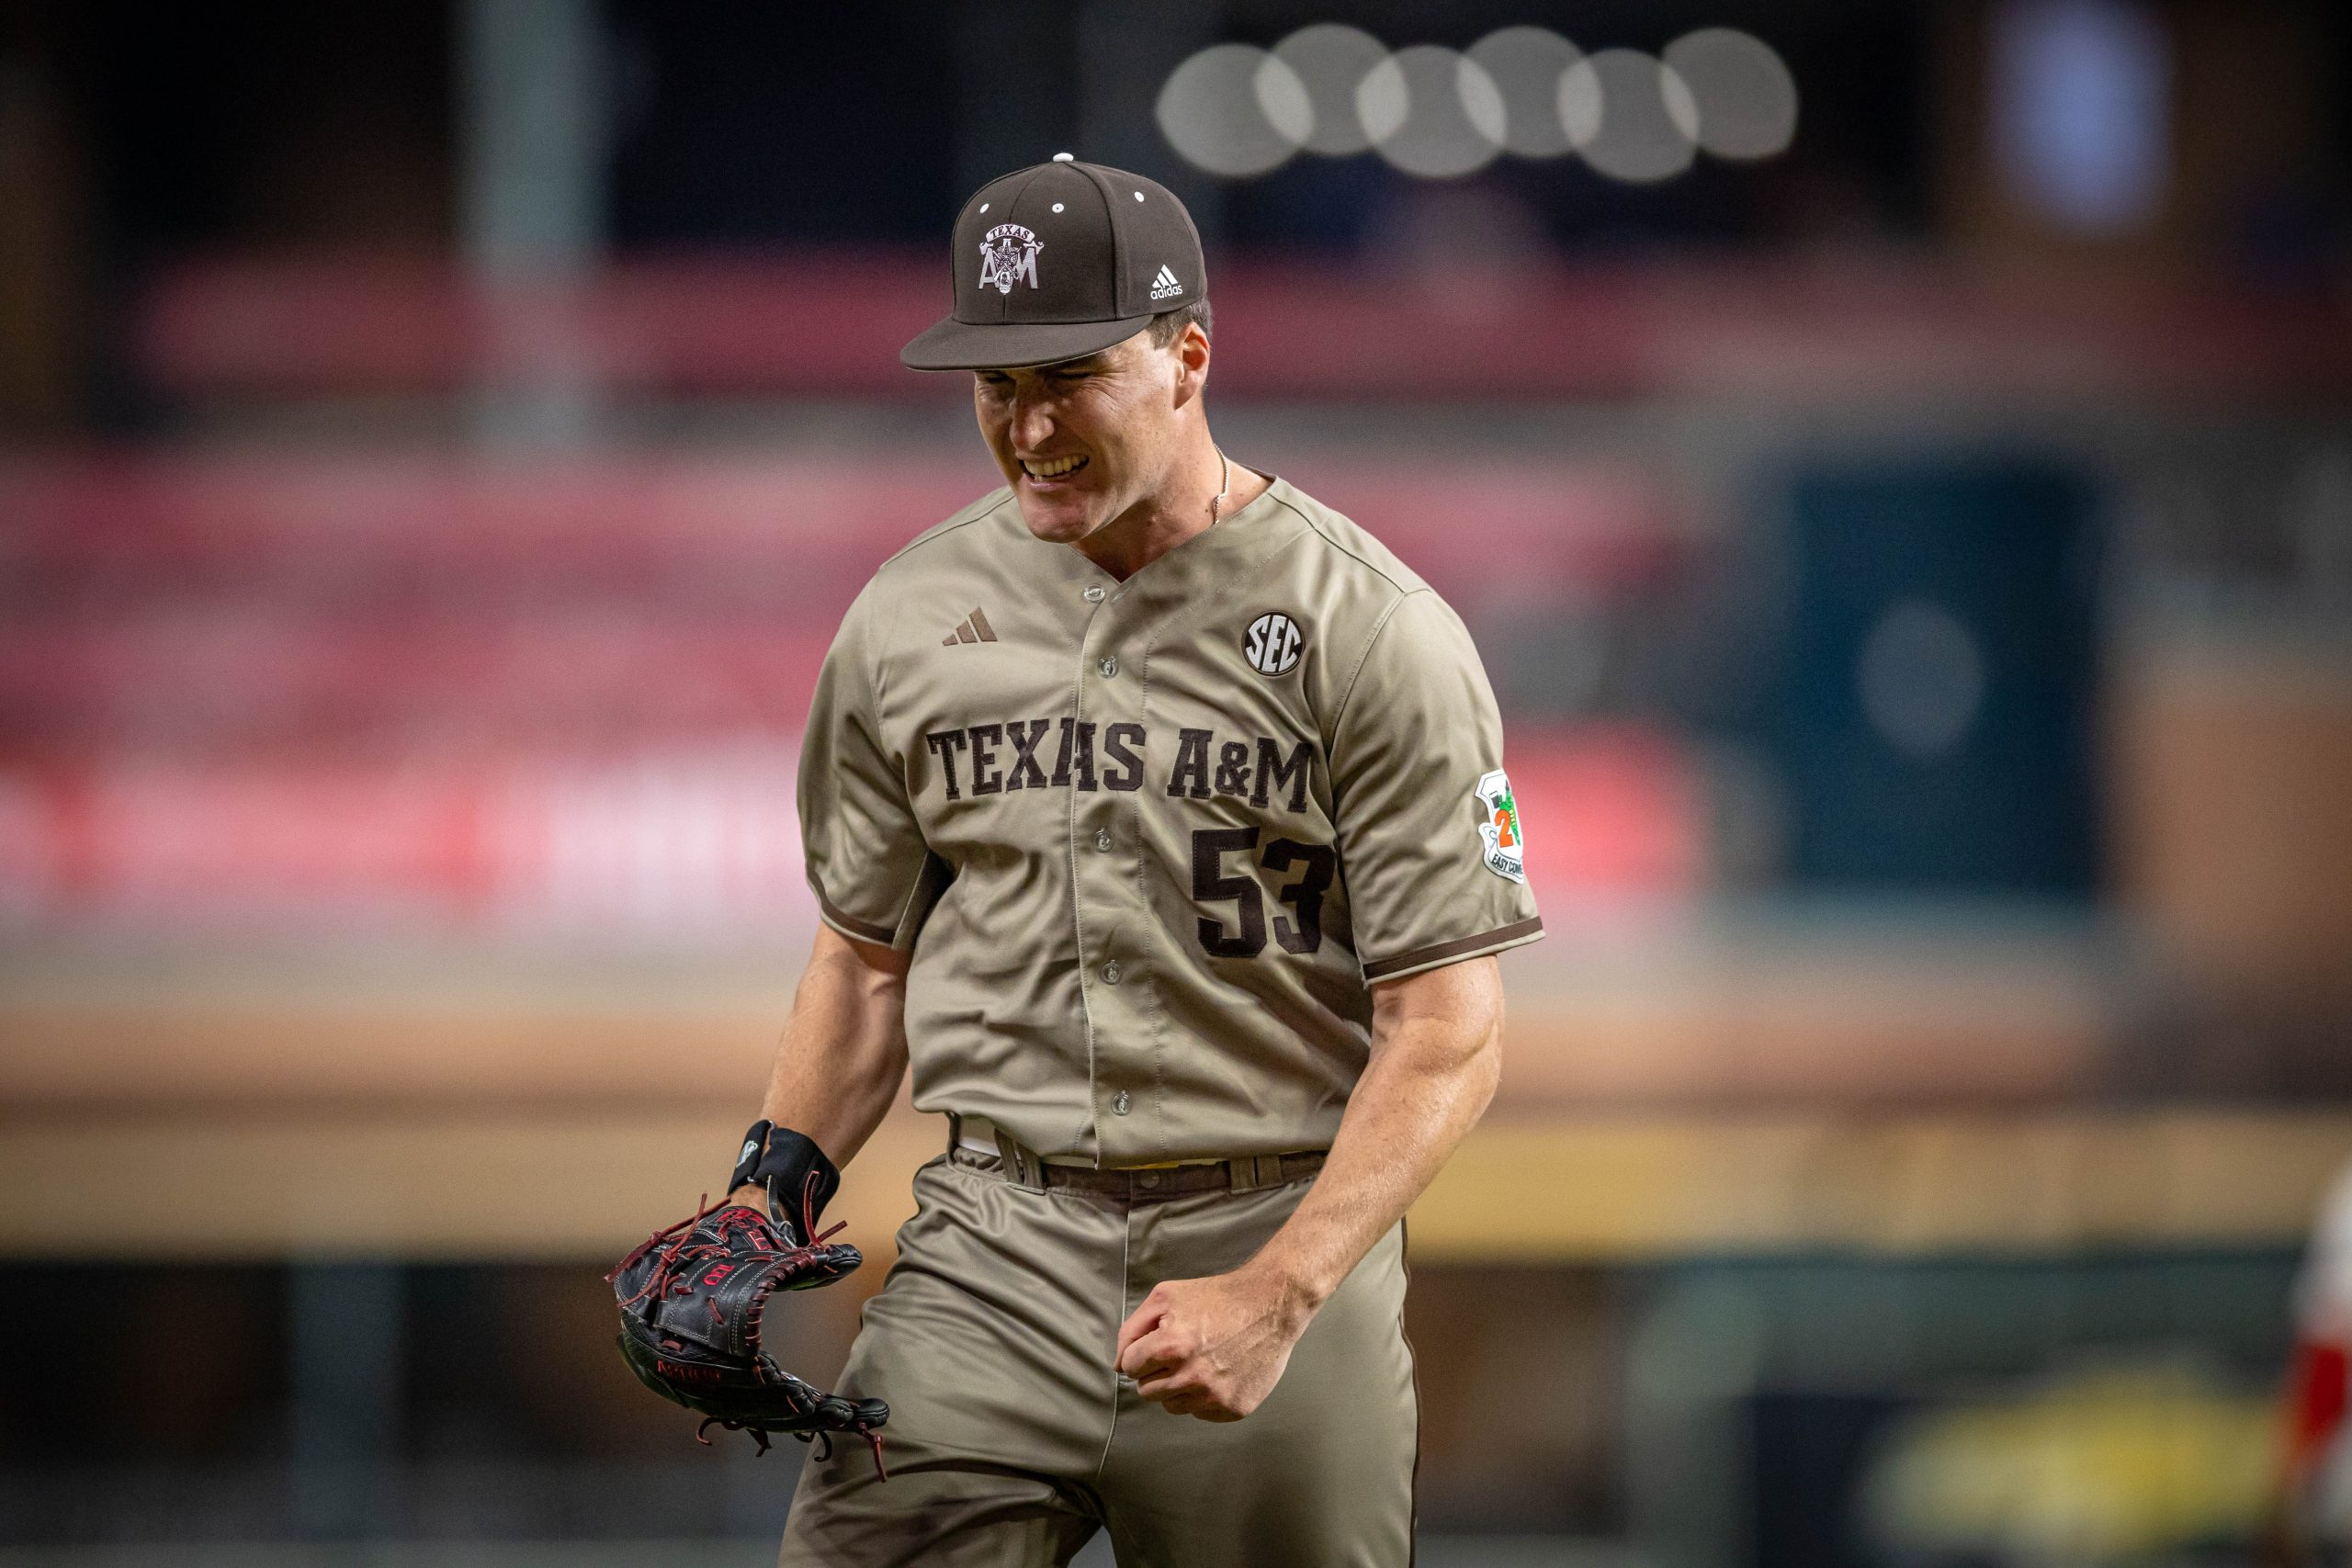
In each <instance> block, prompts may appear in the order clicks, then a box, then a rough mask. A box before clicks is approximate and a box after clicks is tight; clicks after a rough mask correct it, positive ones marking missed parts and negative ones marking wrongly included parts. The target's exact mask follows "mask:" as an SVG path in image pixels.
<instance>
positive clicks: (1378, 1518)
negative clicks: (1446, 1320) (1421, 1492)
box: [781, 1149, 1418, 1568]
mask: <svg viewBox="0 0 2352 1568" xmlns="http://www.w3.org/2000/svg"><path fill="white" fill-rule="evenodd" d="M1122 1175H1123V1176H1124V1178H1125V1181H1126V1182H1127V1184H1128V1185H1127V1188H1126V1190H1125V1191H1124V1192H1081V1191H1078V1190H1069V1189H1056V1190H1040V1185H1039V1184H1037V1183H1035V1181H1034V1180H1023V1177H1024V1176H1027V1177H1031V1178H1034V1176H1035V1171H1034V1169H1031V1170H1024V1169H1023V1167H1022V1166H1021V1164H1019V1163H1016V1162H1015V1161H1012V1160H1009V1159H1005V1158H1001V1157H999V1156H987V1155H978V1154H974V1153H971V1152H969V1151H967V1150H964V1149H958V1150H956V1152H954V1153H952V1154H950V1155H946V1156H941V1157H940V1158H938V1159H935V1160H933V1161H932V1162H931V1163H930V1164H928V1165H926V1166H924V1167H923V1168H922V1169H921V1170H920V1171H918V1172H917V1173H916V1176H915V1196H916V1199H917V1201H918V1203H919V1208H918V1212H917V1213H916V1214H915V1217H914V1218H913V1219H912V1220H910V1221H909V1222H908V1223H907V1224H906V1226H905V1228H904V1229H902V1230H900V1231H899V1261H898V1264H897V1266H896V1267H894V1268H893V1269H891V1270H890V1275H889V1278H888V1280H887V1281H886V1282H885V1283H884V1285H883V1288H882V1291H881V1293H880V1294H879V1295H877V1296H876V1297H875V1299H874V1300H873V1301H871V1302H869V1303H867V1304H866V1307H865V1321H864V1326H863V1327H862V1329H861V1330H860V1332H859V1334H858V1337H857V1343H856V1345H855V1346H854V1348H853V1349H852V1350H851V1352H850V1359H849V1366H848V1368H847V1370H846V1371H844V1372H843V1374H842V1382H841V1387H840V1392H841V1393H844V1394H847V1395H848V1396H849V1397H851V1398H853V1399H868V1398H876V1397H879V1398H882V1399H886V1400H888V1401H889V1404H890V1424H889V1426H888V1427H887V1428H886V1429H885V1430H884V1432H883V1441H884V1452H885V1455H886V1457H887V1459H888V1464H889V1471H890V1478H889V1479H888V1481H878V1480H877V1479H876V1475H875V1471H874V1463H873V1457H872V1455H871V1454H870V1453H869V1452H868V1451H867V1449H866V1446H865V1444H864V1443H837V1444H836V1445H834V1449H833V1452H832V1455H831V1458H830V1459H828V1460H823V1461H819V1460H815V1459H811V1460H810V1461H809V1464H808V1467H807V1468H806V1469H805V1470H804V1471H803V1472H802V1473H801V1478H800V1486H799V1490H798V1492H797V1494H796V1495H795V1496H794V1499H793V1504H792V1513H791V1517H790V1518H789V1519H788V1520H787V1522H786V1527H785V1536H784V1551H783V1555H782V1559H781V1561H782V1562H783V1564H784V1565H785V1568H816V1565H818V1564H824V1565H827V1568H885V1565H888V1564H899V1563H907V1564H923V1565H926V1568H1048V1565H1052V1568H1058V1565H1060V1564H1063V1563H1066V1562H1069V1559H1070V1558H1071V1557H1072V1556H1073V1555H1074V1554H1075V1553H1076V1552H1077V1551H1078V1550H1079V1548H1080V1547H1081V1546H1082V1545H1084V1544H1085V1542H1086V1541H1087V1540H1089V1539H1090V1538H1091V1537H1092V1536H1093V1534H1094V1532H1095V1531H1096V1530H1097V1529H1108V1530H1109V1531H1110V1534H1111V1540H1112V1544H1113V1546H1114V1549H1115V1550H1116V1551H1117V1554H1118V1561H1119V1563H1120V1565H1121V1568H1227V1565H1233V1568H1239V1565H1242V1564H1248V1565H1250V1568H1327V1565H1328V1568H1340V1565H1342V1564H1344V1565H1347V1568H1404V1565H1405V1564H1407V1563H1408V1562H1409V1561H1410V1559H1411V1556H1412V1525H1413V1464H1414V1459H1415V1451H1416V1427H1417V1418H1418V1409H1417V1405H1416V1401H1415V1395H1414V1389H1413V1367H1412V1358H1411V1353H1410V1352H1409V1351H1408V1348H1407V1347H1406V1344H1405V1337H1404V1330H1403V1325H1402V1322H1401V1314H1402V1310H1403V1307H1404V1302H1405V1245H1404V1227H1403V1226H1402V1225H1399V1226H1397V1227H1396V1228H1395V1229H1393V1230H1391V1231H1390V1232H1389V1234H1388V1235H1385V1236H1384V1237H1382V1238H1381V1240H1380V1242H1379V1244H1378V1245H1377V1246H1375V1247H1374V1248H1373V1249H1372V1251H1371V1253H1370V1254H1369V1255H1368V1256H1367V1257H1366V1258H1364V1260H1363V1262H1362V1263H1361V1264H1359V1265H1358V1266H1357V1267H1356V1269H1355V1271H1354V1272H1353V1273H1351V1274H1350V1275H1349V1276H1348V1279H1347V1280H1346V1282H1345V1283H1343V1284H1342V1285H1341V1286H1340V1289H1339V1291H1338V1292H1336V1293H1335V1294H1333V1296H1332V1297H1331V1299H1330V1300H1329V1302H1328V1303H1325V1305H1324V1308H1323V1310H1322V1312H1320V1313H1319V1314H1317V1316H1316V1318H1315V1321H1314V1322H1313V1323H1312V1324H1310V1325H1308V1327H1307V1330H1306V1334H1305V1335H1304V1336H1303V1337H1301V1338H1300V1340H1299V1343H1298V1348H1297V1349H1296V1351H1295V1353H1294V1354H1293V1355H1292V1357H1291V1359H1290V1365H1289V1368H1288V1369H1287V1370H1286V1371H1284V1372H1283V1380H1282V1382H1280V1383H1279V1384H1277V1385H1276V1386H1275V1388H1274V1391H1273V1393H1272V1394H1270V1395H1269V1396H1268V1397H1267V1399H1266V1402H1265V1403H1264V1404H1262V1405H1261V1406H1260V1407H1259V1408H1258V1409H1257V1411H1256V1412H1254V1413H1253V1414H1252V1415H1250V1417H1249V1418H1248V1419H1246V1420H1243V1421H1238V1422H1229V1423H1223V1424H1219V1423H1215V1422H1209V1421H1203V1420H1200V1419H1199V1418H1197V1417H1195V1416H1170V1414H1168V1413H1167V1412H1166V1411H1165V1410H1163V1409H1161V1408H1160V1407H1159V1405H1156V1404H1151V1403H1150V1402H1148V1401H1147V1400H1143V1399H1140V1398H1138V1397H1137V1396H1136V1393H1135V1390H1134V1387H1133V1385H1132V1384H1130V1383H1129V1382H1127V1381H1126V1380H1125V1379H1124V1378H1121V1377H1119V1376H1118V1375H1117V1373H1116V1371H1115V1370H1114V1365H1113V1352H1114V1349H1115V1348H1116V1345H1117V1339H1118V1330H1119V1325H1120V1324H1121V1323H1122V1322H1124V1321H1125V1318H1126V1315H1127V1314H1128V1313H1130V1312H1132V1311H1133V1310H1134V1309H1135V1307H1136V1304H1137V1303H1140V1302H1141V1301H1142V1299H1143V1297H1144V1295H1145V1293H1146V1292H1148V1291H1149V1290H1150V1289H1151V1287H1152V1286H1153V1285H1155V1284H1157V1283H1159V1281H1160V1280H1179V1279H1193V1278H1198V1277H1201V1276H1204V1275H1209V1274H1217V1273H1223V1272H1226V1271H1227V1270H1229V1269H1235V1268H1238V1267H1239V1266H1240V1265H1241V1264H1242V1263H1243V1262H1244V1261H1246V1260H1247V1259H1248V1258H1250V1255H1251V1254H1252V1253H1254V1252H1255V1251H1256V1250H1257V1249H1258V1247H1260V1246H1261V1244H1262V1243H1264V1241H1265V1240H1266V1238H1267V1237H1269V1236H1270V1235H1272V1234H1273V1233H1274V1231H1275V1229H1276V1228H1277V1227H1279V1226H1280V1225H1281V1224H1282V1223H1283V1220H1285V1219H1286V1218H1288V1217H1289V1215H1290V1213H1291V1211H1292V1210H1293V1209H1294V1208H1295V1207H1296V1206H1297V1203H1298V1201H1299V1199H1300V1198H1301V1197H1302V1196H1304V1195H1305V1193H1306V1189H1307V1187H1308V1185H1309V1184H1310V1181H1311V1178H1309V1179H1299V1180H1293V1181H1290V1182H1287V1183H1285V1184H1283V1185H1277V1186H1269V1187H1261V1188H1258V1189H1255V1190H1245V1191H1239V1192H1236V1191H1231V1190H1217V1191H1205V1192H1195V1193H1192V1194H1188V1195H1183V1196H1175V1197H1167V1196H1162V1195H1160V1193H1159V1192H1157V1191H1154V1190H1150V1188H1152V1187H1165V1186H1167V1185H1170V1183H1169V1182H1167V1181H1166V1180H1165V1179H1162V1178H1159V1177H1156V1176H1154V1175H1153V1174H1152V1173H1150V1172H1148V1171H1130V1172H1124V1173H1122ZM1147 1182H1148V1183H1149V1184H1150V1185H1149V1187H1148V1186H1147V1185H1146V1183H1147Z"/></svg>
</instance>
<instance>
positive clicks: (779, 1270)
mask: <svg viewBox="0 0 2352 1568" xmlns="http://www.w3.org/2000/svg"><path fill="white" fill-rule="evenodd" d="M751 1141H752V1142H759V1143H761V1144H763V1145H780V1147H779V1148H778V1153H779V1154H780V1155H781V1156H783V1158H782V1159H781V1161H780V1162H779V1163H781V1164H783V1165H786V1166H787V1167H792V1168H795V1169H794V1170H793V1171H791V1172H790V1173H789V1174H794V1175H797V1177H798V1180H797V1182H796V1183H794V1186H795V1187H797V1191H796V1192H795V1196H796V1197H797V1202H795V1203H793V1204H792V1206H791V1208H790V1209H789V1210H788V1211H786V1212H784V1213H779V1214H778V1215H777V1217H776V1219H775V1221H772V1220H771V1219H770V1217H769V1216H768V1215H766V1214H763V1213H760V1212H759V1211H758V1210H756V1209H753V1208H751V1207H748V1206H747V1205H744V1204H741V1203H721V1204H720V1205H719V1206H718V1207H717V1208H704V1209H700V1210H697V1211H696V1212H695V1213H693V1214H691V1215H689V1216H688V1217H687V1218H685V1219H683V1220H681V1221H679V1222H678V1223H677V1224H674V1225H672V1226H670V1227H669V1228H668V1229H666V1230H662V1231H657V1232H656V1233H654V1234H653V1235H650V1236H649V1237H647V1238H646V1240H645V1241H644V1242H643V1243H641V1244H640V1245H639V1247H637V1249H636V1250H635V1251H633V1252H631V1253H630V1254H629V1255H628V1257H627V1258H622V1259H621V1261H620V1263H619V1265H618V1266H617V1267H616V1268H615V1269H614V1270H613V1271H612V1272H611V1273H610V1274H608V1275H606V1276H605V1278H606V1279H607V1280H611V1281H612V1286H613V1294H614V1297H615V1299H616V1300H617V1301H618V1302H619V1303H620V1313H621V1333H620V1348H621V1355H622V1357H623V1358H624V1359H626V1360H627V1361H628V1366H629V1370H630V1371H633V1372H635V1373H636V1374H637V1376H638V1380H639V1382H643V1383H644V1384H645V1386H646V1387H648V1388H650V1389H651V1390H652V1391H653V1392H654V1393H658V1394H660V1395H661V1396H662V1398H664V1399H667V1400H670V1401H672V1402H673V1403H675V1404H683V1405H684V1406H685V1407H686V1408H687V1409H688V1410H691V1411H694V1412H695V1414H697V1415H699V1416H702V1418H703V1421H702V1426H700V1427H696V1428H695V1436H696V1437H697V1438H702V1440H703V1441H705V1442H707V1441H708V1440H709V1439H708V1438H703V1437H702V1434H703V1433H704V1431H706V1430H707V1429H708V1428H709V1427H712V1426H713V1425H717V1426H719V1427H727V1428H729V1429H730V1430H741V1431H748V1432H750V1433H751V1434H752V1438H754V1439H755V1440H757V1442H758V1443H759V1446H760V1451H761V1452H762V1453H765V1452H766V1451H767V1448H768V1437H769V1435H770V1434H771V1433H775V1432H786V1433H789V1434H791V1435H792V1436H793V1437H796V1438H799V1439H800V1440H801V1441H803V1442H820V1443H822V1444H823V1445H824V1448H823V1449H822V1450H820V1454H821V1453H822V1452H829V1451H830V1450H831V1440H832V1435H833V1434H834V1433H837V1432H854V1433H855V1434H857V1435H858V1436H859V1437H862V1438H865V1440H866V1441H867V1442H868V1443H869V1444H871V1445H872V1446H873V1449H874V1462H875V1465H876V1468H877V1469H878V1468H879V1467H880V1466H881V1463H882V1438H881V1433H880V1428H881V1427H882V1425H883V1423H884V1422H886V1421H888V1419H889V1418H890V1409H889V1406H888V1405H887V1404H883V1403H882V1401H880V1400H878V1399H868V1400H863V1401H857V1400H848V1399H843V1398H841V1397H840V1396H838V1395H836V1394H831V1393H823V1392H822V1391H820V1390H819V1389H817V1388H815V1387H813V1386H812V1385H810V1384H809V1383H807V1382H803V1381H802V1380H800V1379H799V1378H797V1377H794V1376H793V1375H792V1374H791V1373H790V1372H787V1371H785V1370H784V1369H783V1368H781V1367H779V1366H777V1365H776V1363H775V1359H774V1358H773V1357H771V1356H769V1355H768V1354H767V1352H766V1351H765V1350H763V1348H761V1344H760V1330H761V1324H762V1320H763V1316H764V1314H765V1313H766V1311H767V1306H768V1300H769V1298H770V1297H771V1296H773V1295H775V1293H776V1292H779V1291H805V1290H810V1289H813V1288H815V1287H816V1286H819V1285H830V1284H831V1283H832V1282H833V1281H834V1280H838V1279H840V1278H842V1276H843V1275H845V1274H848V1273H850V1272H851V1271H853V1270H854V1269H856V1268H857V1267H858V1265H859V1264H861V1263H863V1262H864V1261H865V1258H863V1257H862V1256H861V1255H860V1254H859V1252H858V1250H857V1248H855V1247H850V1246H848V1245H846V1244H841V1245H833V1244H830V1243H829V1241H828V1238H829V1237H830V1236H831V1235H834V1234H835V1233H836V1232H838V1231H839V1230H840V1228H841V1227H840V1226H838V1225H836V1226H835V1227H833V1230H831V1231H826V1232H824V1233H822V1234H820V1233H819V1232H818V1230H817V1220H818V1216H819V1214H820V1213H821V1212H822V1209H823V1204H824V1200H825V1198H827V1197H830V1196H831V1192H832V1190H833V1187H834V1186H835V1185H837V1184H838V1182H839V1180H840V1178H839V1176H838V1174H837V1173H835V1172H834V1170H833V1168H832V1164H831V1161H829V1160H827V1159H826V1158H825V1156H823V1155H822V1154H820V1153H818V1152H817V1147H816V1145H814V1144H812V1143H809V1140H808V1139H806V1138H804V1137H801V1136H800V1134H796V1133H791V1132H788V1131H787V1130H786V1129H782V1128H777V1129H773V1130H771V1129H769V1128H768V1127H767V1124H766V1123H764V1122H763V1123H761V1124H760V1125H759V1126H758V1127H755V1128H753V1129H752V1140H751ZM808 1156H813V1163H811V1161H810V1160H809V1157H808ZM747 1157H749V1156H747ZM753 1163H754V1164H757V1163H759V1162H758V1161H753ZM741 1169H742V1167H741V1165H739V1166H738V1174H739V1176H740V1175H741ZM734 1184H737V1185H739V1184H740V1182H738V1183H734ZM762 1185H763V1186H766V1187H768V1190H769V1191H770V1193H771V1197H772V1201H776V1202H777V1204H778V1207H779V1208H781V1207H782V1204H781V1201H780V1199H781V1194H780V1193H779V1192H778V1188H779V1187H781V1186H783V1185H784V1181H783V1180H782V1179H778V1180H775V1181H767V1180H763V1181H762Z"/></svg>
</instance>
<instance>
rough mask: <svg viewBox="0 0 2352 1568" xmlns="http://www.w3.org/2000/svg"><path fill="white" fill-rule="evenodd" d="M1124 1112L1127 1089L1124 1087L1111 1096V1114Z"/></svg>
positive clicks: (1125, 1109) (1121, 1114)
mask: <svg viewBox="0 0 2352 1568" xmlns="http://www.w3.org/2000/svg"><path fill="white" fill-rule="evenodd" d="M1126 1113H1127V1091H1126V1090H1125V1089H1121V1090H1120V1091H1119V1092H1118V1093H1116V1094H1114V1095H1113V1096H1112V1097H1111V1114H1112V1115H1114V1116H1125V1114H1126Z"/></svg>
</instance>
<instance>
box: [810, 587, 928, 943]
mask: <svg viewBox="0 0 2352 1568" xmlns="http://www.w3.org/2000/svg"><path fill="white" fill-rule="evenodd" d="M865 649H866V639H865V599H864V598H863V597H861V599H860V601H859V603H858V604H855V605H853V606H852V607H851V610H850V613H849V614H848V615H846V616H844V617H843V618H842V627H841V631H840V632H839V633H838V634H837V635H836V636H835V637H834V638H833V645H832V647H831V649H828V650H827V651H826V654H825V664H824V668H823V669H822V670H821V671H819V672H818V675H817V692H816V695H815V697H814V698H813V699H812V700H811V701H810V703H809V727H808V729H807V732H806V733H805V734H804V735H803V737H802V739H801V743H800V789H799V800H800V840H801V847H802V851H803V852H804V853H805V854H806V856H807V857H808V865H809V887H810V888H812V889H813V890H814V891H815V893H816V895H817V908H818V911H819V913H820V914H821V915H822V916H823V918H824V920H825V923H826V924H827V925H830V926H831V927H832V928H833V929H834V930H835V931H840V932H841V933H842V935H843V936H849V937H854V938H856V939H857V940H858V941H860V942H876V943H878V944H882V945H886V946H889V947H893V948H897V949H899V951H901V952H904V951H906V950H907V949H909V948H911V947H912V946H913V945H914V940H915V935H916V933H917V932H918V931H921V930H922V921H923V918H924V917H925V916H926V915H928V914H929V913H930V912H931V907H932V905H933V903H934V902H936V901H937V899H938V897H939V894H940V892H941V890H942V889H944V886H946V869H947V868H946V865H945V863H944V862H942V861H940V860H939V858H938V857H937V856H935V855H933V853H932V852H931V849H930V846H929V845H928V844H927V843H925V842H924V840H923V836H922V826H921V825H920V824H919V823H918V822H917V821H916V820H915V814H914V806H913V803H912V802H911V801H910V799H909V797H908V795H907V783H906V773H905V769H904V767H903V766H902V764H901V761H900V760H899V758H898V757H896V756H895V755H893V753H892V751H891V750H890V747H889V745H888V742H887V741H885V739H883V736H882V731H881V726H880V725H879V723H878V722H877V720H876V701H875V685H874V669H873V665H872V663H871V661H870V660H869V659H868V658H867V656H866V651H865Z"/></svg>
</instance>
